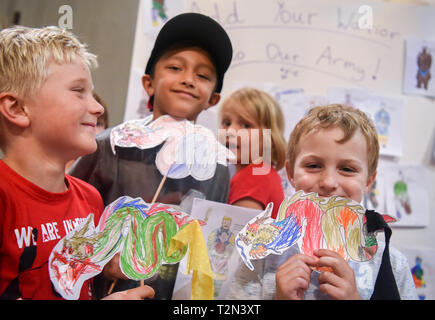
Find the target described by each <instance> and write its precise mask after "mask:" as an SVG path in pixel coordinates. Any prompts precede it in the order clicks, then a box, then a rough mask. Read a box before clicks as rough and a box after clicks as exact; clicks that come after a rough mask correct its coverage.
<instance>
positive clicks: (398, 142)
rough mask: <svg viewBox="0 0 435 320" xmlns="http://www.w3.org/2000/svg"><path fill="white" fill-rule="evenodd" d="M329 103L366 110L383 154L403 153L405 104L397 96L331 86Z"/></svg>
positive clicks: (396, 155) (395, 154) (395, 155)
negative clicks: (376, 133)
mask: <svg viewBox="0 0 435 320" xmlns="http://www.w3.org/2000/svg"><path fill="white" fill-rule="evenodd" d="M328 100H329V103H343V104H346V105H350V106H353V107H355V108H358V109H360V110H361V111H364V112H365V113H366V114H367V115H368V116H369V117H370V118H371V119H372V120H373V123H374V124H375V126H376V129H377V131H378V137H379V145H380V150H379V153H380V154H381V155H386V156H393V157H400V156H401V155H402V149H403V146H402V140H403V133H402V132H403V125H404V116H403V112H404V106H403V101H402V100H400V99H396V98H391V97H385V96H379V95H375V94H374V93H372V92H370V91H368V90H364V89H354V88H339V87H331V88H329V89H328Z"/></svg>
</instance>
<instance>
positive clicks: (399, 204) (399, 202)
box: [394, 171, 412, 219]
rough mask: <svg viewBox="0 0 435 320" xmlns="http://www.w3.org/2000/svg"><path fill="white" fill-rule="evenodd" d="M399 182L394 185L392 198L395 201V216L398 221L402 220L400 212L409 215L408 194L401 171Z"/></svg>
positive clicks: (410, 211) (409, 203)
mask: <svg viewBox="0 0 435 320" xmlns="http://www.w3.org/2000/svg"><path fill="white" fill-rule="evenodd" d="M399 176H400V178H399V180H397V181H396V182H395V183H394V197H395V201H396V215H397V218H398V219H401V218H402V210H405V212H406V214H411V213H412V210H411V202H410V199H409V194H408V185H407V184H406V182H405V181H404V180H405V179H404V177H403V173H402V171H399Z"/></svg>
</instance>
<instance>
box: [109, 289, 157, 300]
mask: <svg viewBox="0 0 435 320" xmlns="http://www.w3.org/2000/svg"><path fill="white" fill-rule="evenodd" d="M145 298H151V299H152V298H154V289H153V288H151V287H150V286H140V287H137V288H133V289H128V290H124V291H118V292H115V293H112V294H110V295H108V296H107V297H104V298H103V300H143V299H145Z"/></svg>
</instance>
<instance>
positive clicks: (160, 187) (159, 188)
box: [151, 175, 168, 204]
mask: <svg viewBox="0 0 435 320" xmlns="http://www.w3.org/2000/svg"><path fill="white" fill-rule="evenodd" d="M167 177H168V176H166V175H165V176H163V178H162V181H160V184H159V187H158V188H157V191H156V193H155V194H154V198H153V200H152V201H151V204H154V202H156V200H157V197H158V196H159V194H160V191H161V190H162V188H163V185H164V184H165V181H166V178H167Z"/></svg>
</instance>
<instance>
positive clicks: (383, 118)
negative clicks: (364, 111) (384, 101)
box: [375, 108, 391, 148]
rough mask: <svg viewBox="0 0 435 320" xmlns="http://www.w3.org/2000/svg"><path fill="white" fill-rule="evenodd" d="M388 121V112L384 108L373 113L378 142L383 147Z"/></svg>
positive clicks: (385, 142)
mask: <svg viewBox="0 0 435 320" xmlns="http://www.w3.org/2000/svg"><path fill="white" fill-rule="evenodd" d="M390 122H391V120H390V114H389V113H388V112H387V111H386V110H385V109H384V108H382V109H381V110H379V111H377V112H376V113H375V125H376V129H377V131H378V138H379V143H380V144H381V146H382V147H384V148H385V147H386V146H387V142H388V127H389V126H390Z"/></svg>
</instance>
